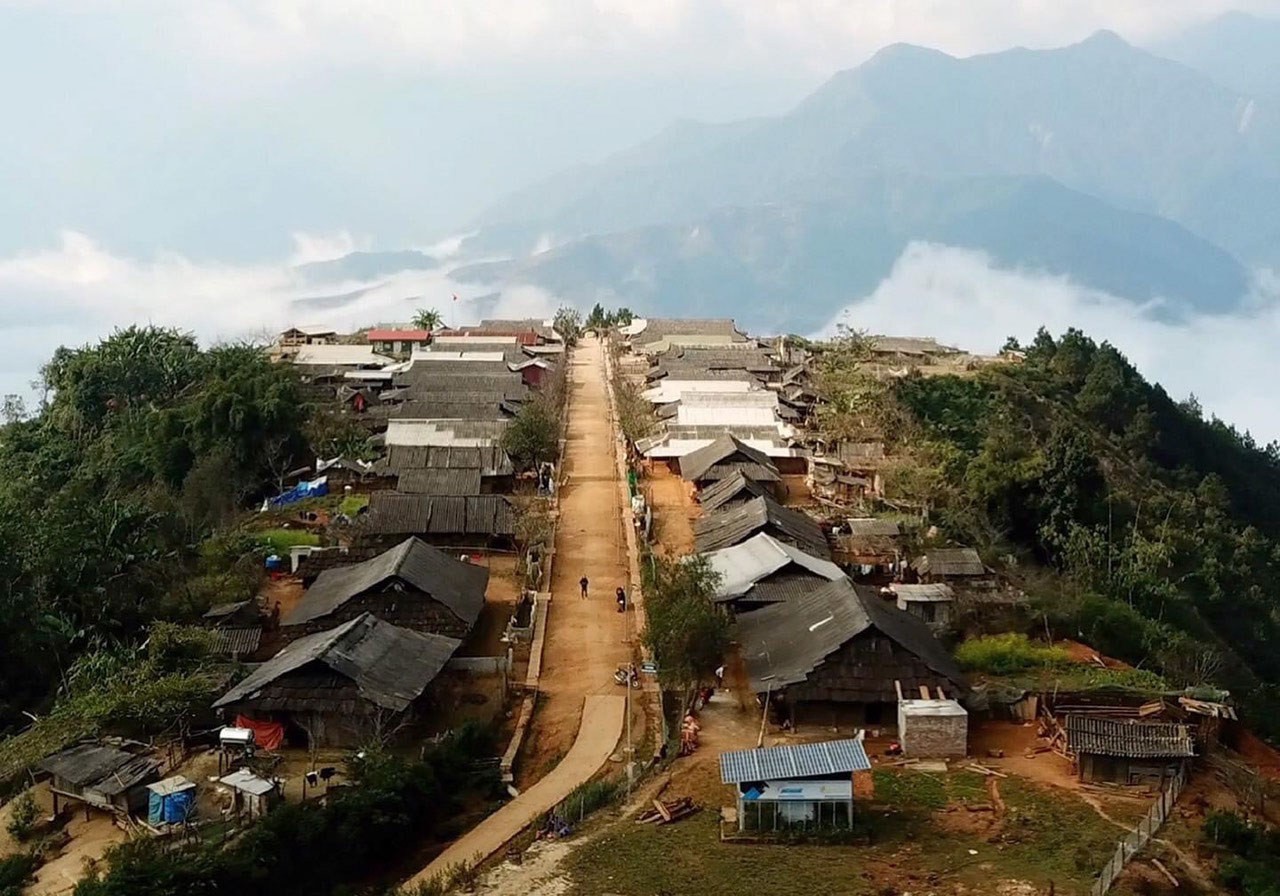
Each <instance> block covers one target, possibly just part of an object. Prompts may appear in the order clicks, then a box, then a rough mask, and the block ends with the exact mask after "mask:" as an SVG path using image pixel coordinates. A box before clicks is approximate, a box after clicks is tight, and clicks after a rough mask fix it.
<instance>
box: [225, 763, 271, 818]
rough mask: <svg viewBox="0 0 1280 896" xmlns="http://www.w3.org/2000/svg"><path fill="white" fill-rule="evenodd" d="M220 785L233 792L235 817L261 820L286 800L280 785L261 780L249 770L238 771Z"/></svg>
mask: <svg viewBox="0 0 1280 896" xmlns="http://www.w3.org/2000/svg"><path fill="white" fill-rule="evenodd" d="M218 783H219V784H221V785H223V786H224V787H226V788H227V789H229V790H230V791H231V811H232V813H233V814H235V815H246V816H248V817H249V818H261V817H262V816H263V815H266V814H267V813H268V812H270V811H271V810H272V808H274V807H275V806H276V805H277V804H278V803H280V802H282V801H283V800H284V796H283V794H281V793H280V785H279V784H278V783H277V782H275V781H269V780H267V779H266V778H260V777H258V776H257V775H255V774H254V773H253V772H251V771H249V769H247V768H239V769H236V770H235V771H234V772H232V773H231V774H229V775H227V776H226V777H224V778H219V779H218Z"/></svg>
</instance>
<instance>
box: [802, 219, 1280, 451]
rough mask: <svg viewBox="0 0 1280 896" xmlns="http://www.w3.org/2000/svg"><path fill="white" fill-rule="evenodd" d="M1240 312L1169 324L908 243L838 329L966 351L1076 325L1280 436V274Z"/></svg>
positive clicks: (1059, 285) (1144, 367) (1185, 392)
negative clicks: (931, 339)
mask: <svg viewBox="0 0 1280 896" xmlns="http://www.w3.org/2000/svg"><path fill="white" fill-rule="evenodd" d="M1257 279H1258V282H1257V287H1256V289H1255V293H1254V295H1251V296H1249V298H1248V301H1247V302H1246V303H1245V310H1243V311H1240V312H1237V313H1232V314H1221V315H1210V314H1200V315H1195V316H1193V317H1191V318H1189V319H1186V320H1183V321H1180V322H1177V323H1170V322H1167V321H1161V320H1157V319H1155V317H1154V316H1153V315H1152V314H1150V313H1149V312H1150V311H1151V309H1150V308H1143V307H1141V306H1139V305H1137V304H1135V303H1133V302H1129V301H1126V300H1124V299H1121V298H1117V297H1116V296H1112V295H1108V294H1107V293H1103V292H1098V291H1096V290H1090V289H1087V288H1085V287H1082V286H1080V285H1079V284H1076V283H1073V282H1071V281H1070V280H1068V279H1065V278H1062V277H1053V276H1048V275H1043V274H1038V273H1033V272H1026V271H1014V270H1007V269H1001V268H998V267H996V266H994V265H993V264H992V262H991V260H990V258H988V257H987V256H986V255H985V254H983V253H981V252H976V251H972V250H967V249H955V248H950V247H946V246H937V245H931V244H926V243H916V244H912V245H911V246H909V247H908V248H907V250H906V251H905V252H904V253H903V254H902V256H901V257H900V258H899V259H898V261H897V263H896V264H895V265H894V268H893V270H892V272H891V273H890V274H889V276H888V277H887V278H885V280H884V281H883V282H882V283H881V284H880V285H879V286H878V287H877V288H876V290H875V291H874V292H872V293H871V294H870V295H869V296H867V297H865V298H863V299H861V300H859V301H857V302H854V303H853V304H852V305H850V306H849V307H848V308H846V309H845V310H844V311H842V312H841V313H840V314H839V315H837V317H836V318H835V319H833V320H832V321H831V323H830V324H829V325H828V327H827V331H830V330H833V329H834V328H835V325H836V324H837V323H844V324H848V325H849V326H852V327H854V328H855V329H860V330H867V331H871V332H877V333H891V334H894V335H914V336H936V337H937V338H938V339H939V340H940V341H943V342H947V343H950V344H954V345H958V346H960V347H961V348H965V349H967V350H970V351H978V352H994V351H996V350H998V349H999V348H1000V346H1001V345H1002V344H1003V343H1004V341H1005V339H1006V338H1007V337H1009V336H1016V337H1018V338H1019V339H1021V340H1023V341H1028V340H1030V339H1032V338H1033V337H1034V336H1035V333H1036V330H1037V329H1039V328H1040V327H1041V326H1043V327H1046V328H1047V329H1048V330H1049V331H1050V332H1051V333H1053V334H1054V335H1060V334H1061V333H1063V332H1064V331H1065V330H1066V329H1067V328H1068V327H1077V328H1079V329H1081V330H1083V331H1084V332H1085V333H1086V334H1088V335H1089V336H1091V337H1092V338H1094V339H1096V340H1098V341H1099V342H1101V341H1104V340H1105V341H1107V342H1110V343H1111V344H1112V345H1114V346H1116V347H1117V348H1118V349H1120V350H1121V351H1122V352H1124V354H1125V355H1126V356H1127V357H1128V358H1129V360H1130V361H1132V362H1133V363H1134V365H1136V366H1137V367H1138V369H1139V370H1141V371H1142V372H1143V374H1144V375H1145V376H1146V377H1147V378H1148V379H1151V380H1155V381H1157V382H1159V383H1161V384H1162V385H1163V386H1164V388H1165V390H1166V391H1167V392H1168V393H1169V394H1170V395H1171V396H1173V397H1174V398H1179V399H1180V398H1186V397H1187V396H1189V395H1192V394H1194V395H1195V396H1196V397H1197V398H1198V399H1199V401H1200V403H1201V405H1202V406H1203V407H1204V409H1205V411H1206V413H1211V414H1215V415H1217V416H1218V417H1220V418H1222V419H1223V420H1226V421H1227V422H1229V423H1233V424H1235V425H1236V426H1237V427H1239V428H1241V429H1248V430H1249V431H1251V432H1252V433H1253V435H1254V437H1255V438H1256V439H1258V440H1259V441H1260V442H1268V441H1270V440H1273V439H1280V413H1277V410H1278V409H1280V401H1278V400H1277V398H1276V394H1275V383H1276V382H1280V353H1277V352H1276V350H1275V346H1276V345H1277V344H1280V279H1278V278H1277V277H1276V276H1275V275H1274V274H1273V273H1271V272H1262V273H1261V274H1260V275H1259V277H1258V278H1257Z"/></svg>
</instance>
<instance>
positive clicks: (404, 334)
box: [369, 330, 431, 342]
mask: <svg viewBox="0 0 1280 896" xmlns="http://www.w3.org/2000/svg"><path fill="white" fill-rule="evenodd" d="M430 338H431V331H430V330H370V331H369V341H370V342H397V341H399V342H426V341H427V340H428V339H430Z"/></svg>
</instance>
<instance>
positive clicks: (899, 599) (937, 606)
mask: <svg viewBox="0 0 1280 896" xmlns="http://www.w3.org/2000/svg"><path fill="white" fill-rule="evenodd" d="M888 587H889V592H890V593H891V594H892V595H893V598H894V602H895V603H896V604H897V605H898V609H899V610H905V611H906V612H908V613H910V614H911V615H912V616H914V617H916V618H917V619H919V620H920V621H922V622H924V623H926V624H927V625H929V626H930V627H932V628H934V629H935V630H936V629H944V628H946V627H947V626H948V625H950V624H951V611H952V609H953V608H954V606H955V602H956V595H955V592H954V591H952V590H951V586H950V585H947V584H945V583H942V582H934V583H932V584H929V585H903V584H901V583H899V582H894V583H893V584H891V585H889V586H888Z"/></svg>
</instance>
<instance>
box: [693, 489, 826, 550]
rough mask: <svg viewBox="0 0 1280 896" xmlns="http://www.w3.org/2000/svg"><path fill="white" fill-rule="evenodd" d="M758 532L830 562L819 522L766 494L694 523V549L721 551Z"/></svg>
mask: <svg viewBox="0 0 1280 896" xmlns="http://www.w3.org/2000/svg"><path fill="white" fill-rule="evenodd" d="M759 532H764V533H765V534H767V535H771V536H773V537H774V538H776V539H778V540H779V541H783V542H786V543H787V544H791V545H795V546H796V547H798V548H800V549H801V550H803V551H805V552H806V553H808V554H812V555H813V556H815V557H820V558H821V559H823V560H830V559H831V549H830V548H829V547H828V546H827V538H826V536H825V535H824V534H823V532H822V527H821V526H820V525H818V521H817V520H815V519H814V518H813V517H811V516H809V515H808V514H807V513H804V512H802V511H799V510H792V509H791V508H790V507H783V506H782V505H781V504H779V503H778V502H777V501H775V500H773V499H772V498H770V497H769V496H767V495H765V496H762V497H759V498H752V499H751V500H750V501H747V502H745V503H743V504H739V505H738V506H736V507H733V508H731V509H728V510H721V511H720V512H719V513H713V514H712V515H711V516H707V517H703V518H702V519H699V520H695V521H694V524H693V539H694V543H693V549H694V551H696V552H697V553H699V554H705V553H707V552H708V551H718V550H720V549H721V548H727V547H731V546H732V545H735V544H741V543H742V542H744V541H746V540H747V539H748V538H750V537H751V536H753V535H755V534H757V533H759Z"/></svg>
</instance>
